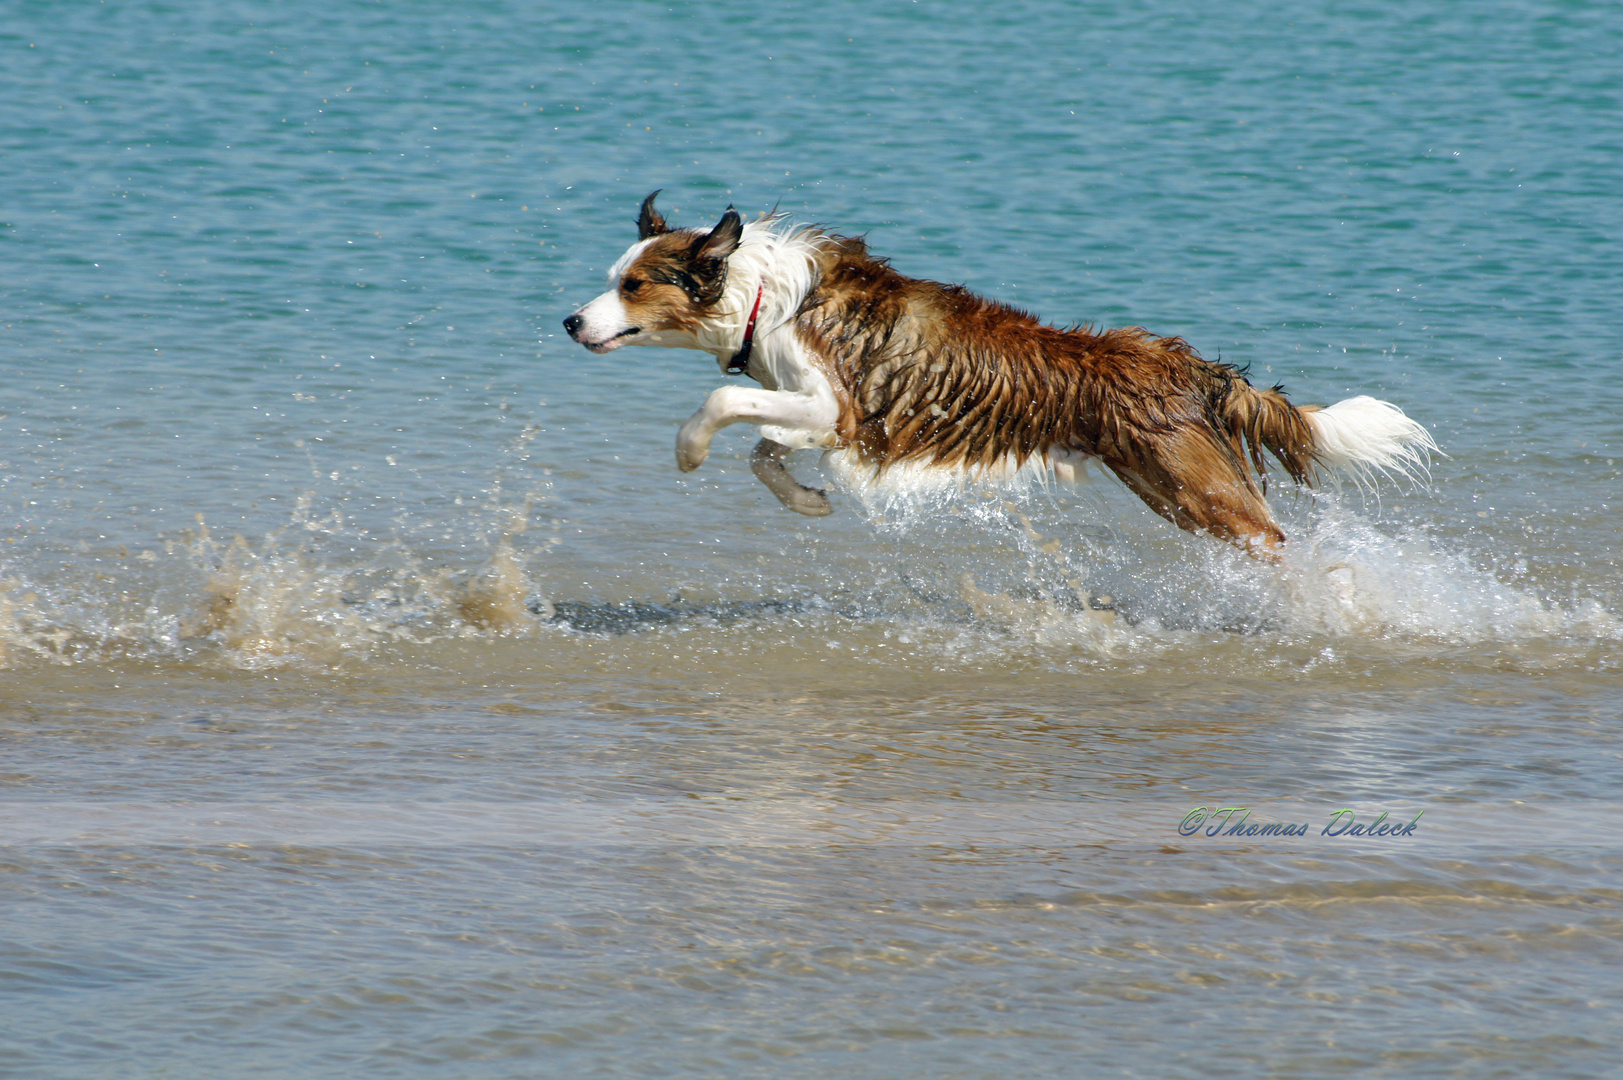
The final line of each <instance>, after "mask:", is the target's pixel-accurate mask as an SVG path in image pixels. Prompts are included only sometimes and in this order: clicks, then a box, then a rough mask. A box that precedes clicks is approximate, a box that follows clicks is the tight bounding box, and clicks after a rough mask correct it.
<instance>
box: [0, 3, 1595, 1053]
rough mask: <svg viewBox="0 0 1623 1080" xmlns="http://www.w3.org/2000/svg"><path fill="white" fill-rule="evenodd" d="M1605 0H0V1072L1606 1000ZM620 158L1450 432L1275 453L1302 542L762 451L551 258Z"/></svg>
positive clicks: (1320, 1035) (894, 1038) (1309, 1042)
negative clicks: (1278, 826)
mask: <svg viewBox="0 0 1623 1080" xmlns="http://www.w3.org/2000/svg"><path fill="white" fill-rule="evenodd" d="M1620 37H1623V23H1619V22H1618V20H1617V19H1616V18H1615V17H1614V16H1613V14H1612V13H1611V11H1610V9H1607V8H1601V7H1589V6H1584V5H1576V4H1559V3H1548V4H1512V3H1504V4H1479V5H1471V6H1469V7H1453V8H1444V9H1436V10H1429V9H1423V8H1415V7H1413V6H1406V5H1395V4H1385V3H1369V4H1360V5H1354V6H1352V7H1343V8H1341V9H1338V10H1337V11H1336V12H1335V13H1333V14H1316V13H1303V12H1301V11H1298V10H1295V9H1294V8H1289V7H1286V6H1279V5H1269V4H1242V5H1239V6H1235V5H1229V6H1228V7H1226V8H1225V9H1224V10H1223V11H1221V12H1218V11H1216V10H1213V11H1212V12H1209V13H1191V11H1189V10H1187V9H1186V8H1182V7H1179V6H1176V5H1165V4H1152V5H1149V6H1140V7H1137V8H1135V9H1133V10H1131V11H1123V10H1119V9H1118V8H1116V7H1109V6H1084V7H1078V6H1075V5H1064V4H1054V3H1031V4H1026V5H1004V6H1002V7H999V8H998V9H997V10H996V11H977V12H975V13H973V14H972V15H971V14H966V12H965V11H964V10H960V9H957V8H951V7H944V6H939V5H931V4H897V5H887V6H872V5H868V6H861V5H849V4H833V5H819V6H818V7H817V8H816V9H807V10H804V11H799V12H790V13H784V14H780V15H777V16H775V17H774V18H773V19H772V20H771V21H764V20H763V19H762V17H761V14H760V9H758V8H756V7H750V6H744V5H738V4H731V3H716V4H708V5H704V6H702V7H701V6H677V7H674V8H667V7H660V6H656V7H646V8H645V7H641V6H638V7H624V6H613V5H583V4H575V3H559V4H553V5H548V6H547V7H546V9H545V10H537V9H535V8H532V7H526V6H523V5H507V4H500V3H496V4H481V5H477V6H460V7H455V8H453V9H449V10H441V9H431V8H429V7H424V6H410V5H408V6H400V5H389V6H385V5H365V4H358V3H357V4H349V5H324V6H319V7H318V6H315V5H309V4H303V3H293V4H286V5H282V6H280V7H276V8H274V9H268V8H256V7H247V6H214V7H209V8H207V9H206V11H190V10H183V9H176V8H173V7H170V6H163V5H136V6H130V5H120V6H112V5H108V6H105V7H89V6H84V7H69V8H62V7H58V6H45V5H36V6H25V7H22V8H19V9H17V11H16V12H15V13H14V14H13V16H12V17H11V19H10V20H9V21H8V23H7V24H6V25H5V26H4V27H0V53H3V55H4V57H5V62H4V63H0V101H3V102H4V103H5V104H3V105H0V119H3V120H4V124H3V125H0V131H3V134H0V138H3V139H4V143H3V149H4V152H3V153H0V181H3V184H4V190H5V191H6V192H7V200H6V204H5V205H4V206H3V207H0V256H3V257H4V262H3V265H4V266H5V268H6V271H5V275H4V278H3V281H0V294H3V296H4V300H5V309H4V313H3V319H0V369H3V373H4V378H3V379H0V498H3V499H4V506H5V508H6V511H7V513H6V518H5V520H4V522H0V527H3V530H4V538H3V540H0V665H3V667H0V699H3V701H4V708H3V710H0V784H3V788H0V867H3V869H4V873H3V874H0V890H3V892H4V907H3V910H4V912H5V919H4V923H3V927H4V929H3V930H0V1018H3V1019H0V1072H4V1073H6V1074H8V1075H17V1076H50V1077H104V1076H109V1075H119V1076H124V1075H128V1076H152V1077H159V1076H162V1077H192V1076H199V1077H201V1076H209V1077H216V1076H221V1075H244V1076H247V1075H253V1076H266V1075H271V1076H299V1077H305V1076H327V1075H344V1076H354V1075H366V1076H373V1075H376V1076H402V1077H416V1076H426V1075H456V1076H469V1077H509V1076H512V1077H529V1076H595V1075H602V1076H610V1075H612V1076H656V1075H657V1076H694V1077H712V1076H734V1075H737V1076H825V1075H830V1074H833V1073H842V1074H848V1075H856V1076H887V1077H889V1076H920V1077H924V1076H929V1077H947V1076H962V1077H970V1076H990V1075H1009V1074H1016V1075H1022V1076H1073V1075H1079V1074H1081V1073H1084V1072H1085V1073H1087V1074H1089V1075H1120V1074H1133V1075H1153V1076H1157V1077H1186V1076H1187V1077H1195V1076H1201V1077H1210V1076H1251V1075H1267V1076H1311V1077H1321V1076H1339V1075H1355V1074H1356V1075H1367V1074H1371V1073H1374V1074H1380V1075H1391V1076H1402V1077H1425V1076H1538V1077H1568V1076H1571V1077H1578V1076H1599V1075H1606V1074H1608V1073H1609V1072H1610V1071H1611V1070H1613V1069H1615V1062H1616V1061H1617V1060H1619V1059H1620V1058H1623V1040H1620V1039H1619V1037H1618V1035H1617V1031H1619V1030H1623V1026H1620V1022H1623V980H1620V979H1619V977H1618V976H1617V974H1616V972H1617V971H1618V970H1619V962H1620V960H1623V845H1620V844H1619V841H1618V839H1617V837H1618V835H1619V833H1618V825H1619V823H1620V819H1623V810H1620V808H1623V793H1620V790H1619V789H1620V784H1619V777H1620V771H1623V764H1620V763H1623V739H1620V735H1619V722H1620V720H1623V572H1620V567H1619V559H1618V545H1617V539H1616V538H1617V534H1618V529H1617V521H1618V498H1619V492H1620V491H1623V426H1620V422H1619V420H1618V417H1619V416H1620V415H1623V391H1620V390H1619V389H1618V379H1617V375H1618V373H1619V371H1620V370H1623V356H1620V353H1623V345H1620V341H1619V335H1618V331H1617V317H1616V298H1617V296H1618V294H1619V285H1620V282H1619V273H1618V267H1617V262H1616V259H1615V244H1616V240H1617V237H1618V236H1619V235H1620V234H1623V208H1620V205H1619V203H1618V200H1617V198H1616V191H1617V190H1618V182H1619V180H1620V177H1619V175H1618V172H1619V165H1618V163H1619V161H1620V160H1623V158H1620V156H1619V151H1620V149H1623V127H1620V125H1619V122H1618V120H1617V116H1618V104H1619V97H1620V94H1623V76H1620V75H1619V74H1618V69H1617V65H1616V62H1615V58H1616V56H1617V55H1618V53H1619V46H1620V45H1623V42H1620V40H1619V38H1620ZM656 187H659V188H664V189H665V192H666V193H665V195H664V196H662V202H663V205H664V206H665V207H666V210H667V213H669V214H670V216H671V217H672V218H673V219H674V220H677V221H680V222H684V223H697V222H705V223H708V222H709V221H713V220H714V219H715V218H716V217H718V216H719V214H720V212H721V210H722V209H723V208H724V207H725V206H726V205H727V204H728V203H729V202H733V203H736V204H737V205H738V206H739V208H740V209H741V210H744V211H746V212H750V213H754V212H759V211H764V210H767V209H769V208H771V207H772V206H774V205H781V207H782V209H783V210H785V211H787V212H789V213H790V214H791V215H793V216H794V217H796V218H798V219H800V220H805V221H822V222H827V223H829V225H830V226H831V227H834V228H836V229H840V230H844V231H848V232H852V233H865V234H866V235H867V236H868V239H869V241H870V243H871V244H872V245H873V247H874V248H875V249H876V250H877V251H879V252H880V253H882V254H885V255H888V256H889V257H891V258H892V260H893V261H894V263H895V264H896V265H897V267H898V268H899V269H901V270H902V271H903V272H905V273H911V274H915V275H918V276H927V277H934V278H939V279H942V280H953V281H963V282H965V283H966V284H968V285H970V286H971V287H972V288H975V289H977V290H979V291H982V292H985V293H989V294H992V295H996V296H999V297H1001V298H1004V299H1007V300H1010V301H1013V302H1017V303H1020V304H1023V305H1026V306H1029V307H1030V308H1031V309H1032V310H1034V311H1037V312H1039V313H1040V314H1042V315H1043V316H1044V317H1045V318H1048V319H1051V320H1053V321H1055V322H1060V323H1069V322H1073V321H1075V322H1095V323H1101V324H1106V325H1124V324H1142V325H1145V326H1148V327H1150V328H1151V329H1152V330H1155V331H1157V332H1160V333H1168V334H1173V333H1175V334H1180V335H1182V336H1184V337H1186V338H1188V339H1189V340H1190V342H1191V343H1192V344H1193V345H1195V346H1196V347H1197V348H1199V349H1201V350H1202V351H1203V352H1204V353H1205V354H1206V355H1209V356H1214V357H1215V356H1219V355H1221V356H1222V357H1223V358H1224V359H1225V360H1228V361H1231V362H1238V363H1245V364H1250V365H1251V369H1252V373H1253V376H1254V377H1255V378H1257V379H1258V380H1259V381H1270V382H1271V381H1283V382H1284V383H1285V384H1286V385H1287V388H1288V389H1289V390H1290V392H1291V393H1292V394H1293V395H1294V396H1295V398H1296V399H1297V400H1299V401H1304V402H1326V401H1333V400H1337V399H1339V398H1341V397H1344V396H1347V395H1349V394H1352V393H1370V394H1374V395H1376V396H1378V397H1382V398H1386V399H1389V400H1391V401H1393V402H1395V403H1397V404H1399V405H1400V406H1402V407H1403V408H1405V409H1406V410H1407V411H1408V412H1409V413H1410V414H1411V415H1412V416H1414V417H1416V418H1417V419H1419V420H1421V421H1422V422H1424V423H1425V424H1426V425H1427V426H1428V428H1429V429H1430V430H1431V431H1432V432H1433V433H1434V435H1435V436H1436V438H1437V440H1438V442H1439V443H1440V444H1441V446H1442V447H1443V450H1444V451H1445V452H1446V454H1447V455H1448V456H1446V457H1440V458H1437V459H1435V460H1434V461H1433V463H1432V468H1431V482H1430V483H1429V484H1420V485H1416V484H1385V485H1382V486H1381V487H1379V488H1377V489H1376V490H1374V491H1361V490H1359V489H1358V488H1356V487H1354V486H1351V485H1343V486H1342V487H1340V488H1337V487H1335V486H1331V487H1329V488H1327V489H1325V490H1323V491H1320V492H1315V493H1292V492H1291V491H1290V490H1289V485H1288V484H1283V483H1276V484H1275V485H1274V487H1273V499H1274V502H1275V506H1276V508H1277V509H1278V511H1279V514H1280V517H1281V519H1282V521H1283V523H1284V524H1285V527H1286V530H1287V532H1288V533H1290V534H1291V536H1292V538H1293V542H1292V545H1291V548H1290V552H1291V553H1290V556H1289V558H1288V560H1287V563H1286V565H1285V566H1284V567H1283V568H1272V567H1263V566H1259V565H1257V564H1255V563H1254V562H1252V561H1251V560H1248V559H1246V558H1245V557H1244V556H1243V555H1240V554H1238V553H1235V552H1232V551H1229V550H1227V549H1225V548H1221V547H1219V546H1218V545H1215V544H1210V543H1206V542H1203V541H1201V540H1198V539H1195V538H1189V537H1185V536H1182V535H1180V534H1178V533H1177V531H1176V530H1174V529H1172V528H1171V527H1170V526H1168V525H1166V524H1165V523H1163V522H1161V521H1160V520H1159V519H1156V518H1154V517H1153V516H1152V515H1150V514H1149V513H1148V511H1146V510H1144V509H1143V508H1142V507H1141V506H1139V505H1138V504H1137V503H1136V501H1135V500H1133V499H1132V498H1131V497H1130V496H1128V495H1126V494H1125V493H1124V492H1123V491H1122V490H1121V489H1120V488H1119V487H1118V486H1117V485H1115V484H1114V482H1113V481H1111V480H1109V479H1104V478H1099V479H1097V480H1095V481H1094V482H1092V483H1090V484H1086V485H1083V486H1082V487H1080V488H1078V489H1076V490H1071V489H1065V488H1058V487H1054V488H1048V489H1045V488H1042V487H1040V486H1035V487H1030V488H1028V489H1024V490H1015V491H995V492H986V491H969V492H964V493H961V494H959V495H958V496H956V497H954V498H940V497H924V496H920V497H919V498H917V499H913V500H906V499H903V500H900V501H896V502H892V503H890V504H888V505H878V504H873V503H869V504H864V503H863V502H862V501H861V500H860V499H858V498H856V497H855V496H854V495H852V494H851V493H841V492H835V493H834V499H835V502H836V505H837V512H836V514H835V515H834V516H833V517H830V518H826V519H819V520H815V521H813V520H808V519H803V518H798V517H795V516H793V515H790V514H787V513H786V512H784V511H782V510H781V509H779V508H778V507H777V505H776V503H775V502H774V501H773V500H772V498H771V497H770V495H769V494H768V493H767V492H766V491H765V490H764V489H763V488H762V487H760V485H758V484H757V483H756V482H755V481H754V479H753V478H752V477H751V476H750V475H749V470H748V465H747V458H748V452H749V448H750V446H751V443H752V439H751V436H750V433H749V432H748V431H747V430H745V429H741V428H740V429H731V430H729V431H728V432H726V433H725V434H724V435H723V437H722V438H721V439H719V440H718V442H717V446H716V450H715V452H714V453H713V455H712V458H711V460H710V461H709V462H708V463H707V464H706V465H705V467H704V468H703V469H701V470H700V471H698V472H696V473H694V474H691V475H688V476H684V475H682V474H680V473H678V472H677V470H676V469H675V467H674V462H673V459H672V450H671V447H672V439H673V436H674V433H675V429H676V426H677V425H678V424H679V423H680V422H681V420H682V419H683V418H684V417H685V416H686V415H687V414H688V413H689V412H690V411H691V410H692V409H693V408H694V407H696V406H697V405H698V403H699V402H700V401H701V400H702V398H703V395H704V394H705V393H707V392H708V391H709V390H710V389H711V388H713V387H714V386H716V385H719V384H720V383H721V382H722V376H721V375H720V374H719V373H718V372H717V371H716V370H715V368H714V366H713V365H712V363H711V361H710V360H709V359H708V358H707V357H704V356H700V355H697V354H683V353H676V352H667V351H662V350H654V349H646V350H641V349H639V350H625V351H621V352H617V353H615V354H613V356H612V357H608V358H599V357H593V356H591V355H589V354H587V353H585V352H584V351H583V350H581V349H579V348H578V347H576V346H574V345H573V344H572V343H570V342H569V341H568V340H567V338H565V337H564V335H563V334H562V332H561V330H560V329H559V328H558V322H559V320H560V319H561V318H562V317H563V316H564V315H565V314H567V313H568V312H569V311H570V310H572V309H573V308H574V307H575V306H576V305H577V304H578V303H580V302H582V301H584V300H585V299H587V298H589V297H590V296H592V295H594V294H595V293H596V292H597V291H598V290H599V289H600V288H601V284H600V282H601V275H602V272H603V270H604V269H605V268H606V267H607V266H608V265H609V263H610V262H612V260H613V259H614V258H615V257H616V256H617V255H618V254H619V253H620V252H621V251H622V250H623V249H624V247H625V245H626V244H627V243H629V242H630V240H631V239H632V238H633V235H634V232H633V228H632V222H633V219H634V217H635V212H636V206H637V203H638V201H639V200H640V199H641V198H642V196H643V195H645V194H646V193H647V192H648V191H649V190H652V189H654V188H656ZM794 468H795V471H796V472H797V473H798V474H799V475H801V476H802V477H804V478H807V479H811V478H813V477H815V476H817V475H818V463H817V461H816V459H815V457H814V456H812V455H798V456H797V458H796V459H795V461H794ZM1235 806H1241V807H1246V808H1249V809H1250V811H1251V814H1252V816H1251V817H1250V818H1249V819H1247V820H1248V821H1250V822H1252V823H1292V824H1306V825H1309V826H1310V828H1309V829H1308V830H1307V831H1306V835H1303V836H1289V837H1286V836H1276V835H1256V836H1247V837H1244V838H1240V837H1233V836H1223V835H1216V836H1208V835H1206V832H1207V829H1208V828H1209V827H1210V826H1207V825H1202V826H1201V827H1200V828H1198V829H1195V830H1193V831H1192V832H1190V834H1189V835H1183V834H1181V833H1180V822H1183V821H1185V820H1186V816H1187V815H1190V814H1191V812H1192V811H1195V810H1196V808H1200V807H1204V808H1206V810H1207V811H1208V812H1212V811H1218V810H1221V809H1222V808H1225V807H1235ZM1342 808H1351V809H1353V810H1354V811H1356V813H1357V815H1358V817H1357V821H1358V822H1359V823H1363V822H1365V821H1368V820H1371V819H1373V818H1374V817H1375V816H1376V815H1378V814H1380V813H1382V812H1386V813H1388V814H1389V815H1390V817H1389V819H1388V821H1389V822H1398V823H1408V822H1411V821H1413V820H1414V818H1415V815H1416V814H1420V815H1421V817H1420V819H1419V822H1418V823H1417V824H1416V826H1415V829H1414V830H1413V834H1412V835H1409V836H1402V837H1398V838H1387V837H1381V838H1358V837H1354V836H1352V835H1340V836H1325V835H1322V833H1323V831H1324V829H1325V828H1326V826H1327V825H1328V823H1329V822H1330V820H1331V816H1332V815H1333V814H1334V812H1335V811H1337V810H1339V809H1342ZM1234 819H1235V816H1233V815H1231V816H1230V817H1229V818H1226V819H1224V820H1225V821H1228V820H1234ZM1187 820H1189V821H1191V822H1193V821H1195V820H1196V819H1194V818H1187ZM1207 820H1216V818H1215V817H1212V818H1208V819H1207ZM1186 831H1188V830H1187V829H1186ZM1332 831H1333V830H1332Z"/></svg>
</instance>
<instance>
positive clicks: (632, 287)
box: [620, 277, 643, 293]
mask: <svg viewBox="0 0 1623 1080" xmlns="http://www.w3.org/2000/svg"><path fill="white" fill-rule="evenodd" d="M642 286H643V280H642V278H634V277H628V278H626V279H624V280H623V281H621V282H620V288H622V289H624V290H625V291H626V292H628V293H632V292H636V291H637V290H638V289H640V288H642Z"/></svg>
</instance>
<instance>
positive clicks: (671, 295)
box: [564, 191, 744, 353]
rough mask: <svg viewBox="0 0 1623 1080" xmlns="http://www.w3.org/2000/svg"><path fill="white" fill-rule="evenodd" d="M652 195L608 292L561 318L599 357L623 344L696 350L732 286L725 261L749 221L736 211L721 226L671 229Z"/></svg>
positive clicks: (723, 217) (611, 274) (730, 210)
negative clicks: (706, 325)
mask: <svg viewBox="0 0 1623 1080" xmlns="http://www.w3.org/2000/svg"><path fill="white" fill-rule="evenodd" d="M658 194H659V192H657V191H656V192H654V194H653V195H650V196H648V198H646V199H644V200H643V203H642V212H641V213H640V214H638V215H637V236H638V240H637V242H636V243H635V244H633V245H631V247H630V248H629V249H628V250H627V251H626V253H625V254H624V255H622V256H620V260H619V261H618V262H616V263H615V264H614V266H613V267H612V268H611V269H610V270H609V282H610V287H609V291H608V292H606V293H604V294H603V295H602V296H599V297H598V298H597V299H596V300H593V301H592V302H591V303H589V304H587V305H586V306H585V307H582V308H581V309H580V310H579V311H576V312H575V313H574V314H573V315H571V316H569V318H567V319H565V320H564V329H565V330H567V331H569V336H570V337H572V338H574V339H575V340H576V341H578V342H580V343H581V344H582V345H584V346H586V347H587V348H588V349H590V350H592V351H593V352H595V353H606V352H610V351H612V350H614V349H618V348H619V347H620V346H622V345H669V346H676V347H686V348H695V347H697V346H696V339H695V338H694V334H695V332H696V331H697V330H698V329H699V326H700V324H701V323H702V322H703V321H704V320H705V318H706V317H707V316H709V315H710V314H712V313H713V312H714V310H715V307H716V304H717V303H718V302H719V301H720V300H721V298H722V295H723V293H724V292H725V291H726V285H727V256H729V255H731V254H732V253H733V252H734V251H735V250H737V248H738V242H739V240H740V239H742V237H743V235H744V222H743V219H741V218H740V217H739V216H738V211H737V210H734V209H733V208H732V207H730V206H729V207H728V208H727V212H726V213H725V214H723V215H721V220H720V221H719V222H717V223H716V227H715V228H713V229H711V230H710V231H708V232H706V231H704V230H702V229H672V228H670V227H669V226H668V225H666V224H665V219H664V217H662V216H661V215H660V213H659V211H658V210H655V209H654V195H658Z"/></svg>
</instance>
